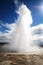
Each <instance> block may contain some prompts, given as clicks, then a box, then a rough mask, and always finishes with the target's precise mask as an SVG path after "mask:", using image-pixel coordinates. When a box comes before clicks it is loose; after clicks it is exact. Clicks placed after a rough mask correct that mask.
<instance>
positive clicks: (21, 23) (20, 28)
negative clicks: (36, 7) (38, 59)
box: [4, 4, 38, 52]
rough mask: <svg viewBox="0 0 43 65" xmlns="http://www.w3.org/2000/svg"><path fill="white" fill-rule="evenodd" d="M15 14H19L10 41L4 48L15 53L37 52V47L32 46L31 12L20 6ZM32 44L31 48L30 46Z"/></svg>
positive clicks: (24, 6)
mask: <svg viewBox="0 0 43 65" xmlns="http://www.w3.org/2000/svg"><path fill="white" fill-rule="evenodd" d="M17 14H19V17H18V19H17V20H16V22H15V26H14V27H15V28H14V31H13V32H12V36H11V40H10V43H9V45H8V46H7V45H6V46H4V47H6V48H7V49H8V50H12V51H17V52H33V51H38V47H37V46H35V45H34V44H33V40H32V32H31V26H30V25H31V24H32V15H31V11H30V10H29V9H28V8H27V7H26V5H24V4H22V5H21V6H20V7H19V9H18V11H17ZM32 44H33V46H32Z"/></svg>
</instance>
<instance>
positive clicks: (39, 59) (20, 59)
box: [0, 52, 43, 65]
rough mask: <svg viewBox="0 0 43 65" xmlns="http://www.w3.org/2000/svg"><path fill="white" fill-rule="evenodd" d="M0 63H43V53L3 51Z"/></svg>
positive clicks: (40, 64)
mask: <svg viewBox="0 0 43 65" xmlns="http://www.w3.org/2000/svg"><path fill="white" fill-rule="evenodd" d="M0 65H43V54H25V53H24V54H20V53H8V52H6V53H5V52H1V53H0Z"/></svg>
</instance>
